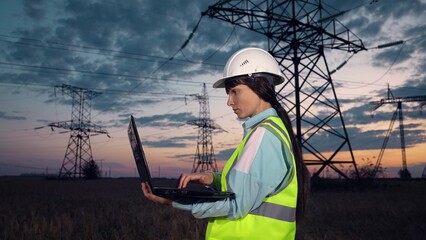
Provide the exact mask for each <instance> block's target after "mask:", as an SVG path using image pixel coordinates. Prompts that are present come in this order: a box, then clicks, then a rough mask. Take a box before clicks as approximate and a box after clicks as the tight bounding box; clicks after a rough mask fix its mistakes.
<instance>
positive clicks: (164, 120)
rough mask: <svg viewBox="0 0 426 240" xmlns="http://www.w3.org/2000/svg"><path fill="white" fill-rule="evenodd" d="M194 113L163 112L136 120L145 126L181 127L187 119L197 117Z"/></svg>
mask: <svg viewBox="0 0 426 240" xmlns="http://www.w3.org/2000/svg"><path fill="white" fill-rule="evenodd" d="M196 118H197V117H195V116H194V115H193V113H188V112H182V113H176V114H161V115H152V116H147V117H139V118H135V121H136V122H137V123H138V124H140V125H141V126H143V127H163V128H164V127H167V128H171V127H180V126H183V125H184V124H186V122H187V121H189V120H193V119H196Z"/></svg>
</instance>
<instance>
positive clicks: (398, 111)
mask: <svg viewBox="0 0 426 240" xmlns="http://www.w3.org/2000/svg"><path fill="white" fill-rule="evenodd" d="M404 102H422V104H421V106H423V105H424V103H425V102H426V96H410V97H394V96H393V94H392V92H391V90H390V89H389V86H388V97H387V98H383V99H381V100H380V101H373V102H370V104H373V105H374V110H377V109H378V108H379V107H381V106H382V105H384V104H395V103H396V104H397V107H396V109H395V111H394V113H393V116H392V119H391V123H390V125H389V128H388V130H387V132H386V136H385V139H384V141H383V144H382V148H381V149H380V153H379V156H378V157H377V162H376V165H375V167H374V173H376V172H377V170H378V168H379V167H380V164H381V160H382V157H383V154H384V151H385V149H386V145H387V142H388V140H389V137H390V135H391V133H392V127H393V124H394V122H395V119H396V117H397V116H398V118H399V138H400V140H401V154H402V169H401V170H400V172H399V175H400V178H411V173H410V172H409V171H408V168H407V157H406V151H405V134H404V117H403V115H402V103H404ZM425 169H426V167H425ZM423 172H424V171H423ZM422 177H423V174H422Z"/></svg>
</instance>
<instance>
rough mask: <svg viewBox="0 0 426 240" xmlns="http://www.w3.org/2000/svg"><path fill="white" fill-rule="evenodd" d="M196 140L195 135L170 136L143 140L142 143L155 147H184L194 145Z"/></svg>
mask: <svg viewBox="0 0 426 240" xmlns="http://www.w3.org/2000/svg"><path fill="white" fill-rule="evenodd" d="M196 140H197V136H184V137H171V138H167V139H161V140H158V141H143V145H144V146H149V147H156V148H185V147H188V146H192V145H194V142H195V141H196ZM188 142H190V143H188Z"/></svg>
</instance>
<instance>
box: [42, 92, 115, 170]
mask: <svg viewBox="0 0 426 240" xmlns="http://www.w3.org/2000/svg"><path fill="white" fill-rule="evenodd" d="M58 88H59V89H61V91H62V94H67V95H69V96H70V97H71V98H72V111H71V120H69V121H61V122H54V123H50V124H49V125H48V126H50V127H56V128H64V129H68V130H70V139H69V141H68V146H67V149H66V152H65V157H64V161H63V163H62V167H61V169H60V170H59V177H61V178H81V177H83V171H82V167H83V166H84V163H86V162H89V161H92V160H93V157H92V148H91V146H90V136H91V134H107V136H108V137H109V135H108V132H107V130H105V129H103V128H102V127H100V126H97V125H95V124H93V123H92V122H91V115H90V113H91V108H92V98H94V97H95V96H97V95H99V94H101V93H99V92H95V91H92V90H88V89H84V88H79V87H73V86H69V85H65V84H63V85H62V86H56V87H55V91H56V89H58ZM92 136H93V135H92Z"/></svg>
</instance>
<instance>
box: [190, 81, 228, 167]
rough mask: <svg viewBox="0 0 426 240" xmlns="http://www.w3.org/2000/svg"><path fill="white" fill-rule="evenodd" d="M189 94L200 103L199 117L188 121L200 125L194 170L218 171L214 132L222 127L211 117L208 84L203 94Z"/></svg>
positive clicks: (204, 86)
mask: <svg viewBox="0 0 426 240" xmlns="http://www.w3.org/2000/svg"><path fill="white" fill-rule="evenodd" d="M187 96H191V97H193V98H195V99H197V100H198V102H199V104H200V112H199V118H198V119H196V120H191V121H188V122H187V123H188V124H190V125H195V126H197V127H198V141H197V150H196V152H195V156H194V163H193V165H192V172H205V171H213V172H217V171H218V169H217V163H216V157H215V155H214V150H213V140H212V132H213V130H215V129H221V128H220V126H218V125H217V124H216V123H214V121H213V120H212V119H211V118H210V108H209V96H208V94H207V89H206V84H205V83H204V84H203V92H202V94H190V95H187ZM185 101H186V98H185Z"/></svg>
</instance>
